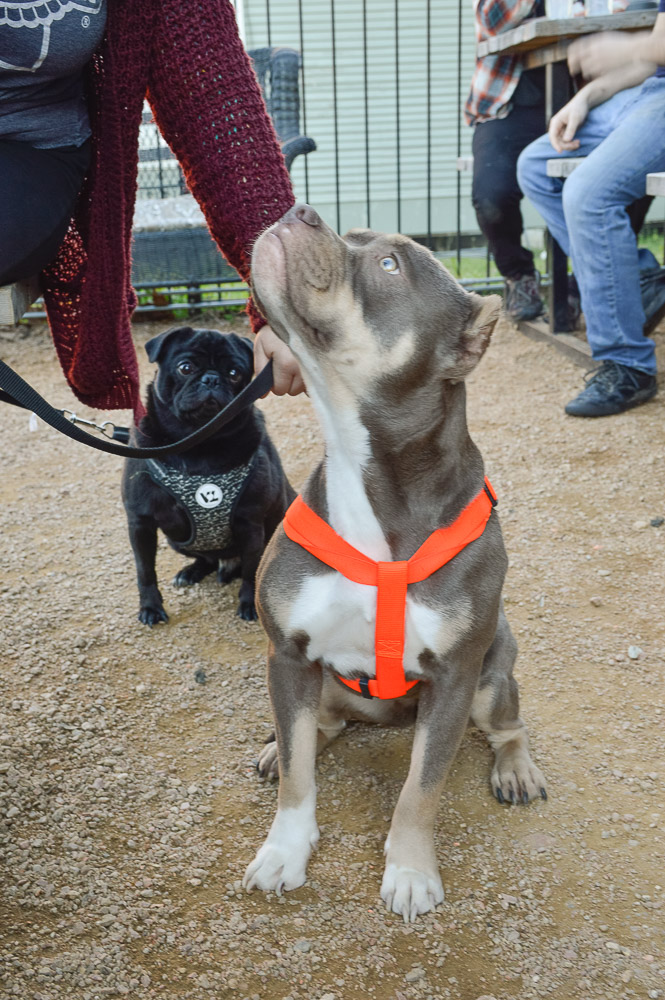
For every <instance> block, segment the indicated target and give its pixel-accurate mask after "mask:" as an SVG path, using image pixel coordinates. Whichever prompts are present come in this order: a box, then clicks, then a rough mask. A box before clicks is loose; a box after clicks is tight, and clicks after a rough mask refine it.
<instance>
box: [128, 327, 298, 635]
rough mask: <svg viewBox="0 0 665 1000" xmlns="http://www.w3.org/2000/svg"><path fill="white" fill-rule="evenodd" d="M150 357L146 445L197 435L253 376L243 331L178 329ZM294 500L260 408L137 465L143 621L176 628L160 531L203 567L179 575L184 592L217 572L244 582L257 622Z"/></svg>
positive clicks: (132, 510)
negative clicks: (274, 538) (270, 556)
mask: <svg viewBox="0 0 665 1000" xmlns="http://www.w3.org/2000/svg"><path fill="white" fill-rule="evenodd" d="M145 349H146V352H147V355H148V357H149V358H150V360H151V361H153V362H156V363H157V364H158V365H159V370H158V372H157V375H156V377H155V379H154V380H153V382H152V383H151V384H150V385H149V386H148V394H147V413H146V415H145V416H144V417H143V419H142V420H141V421H140V423H139V426H138V428H136V429H134V430H133V432H132V442H133V443H134V444H137V445H140V446H141V447H154V446H157V445H165V444H169V443H170V442H173V441H178V440H179V439H181V438H183V437H185V436H186V435H188V434H191V433H192V432H193V431H195V430H196V429H197V428H199V427H201V426H202V425H203V424H205V423H207V422H208V421H209V420H210V419H211V418H212V417H214V416H215V415H216V414H217V413H219V411H220V410H222V409H223V408H224V407H225V406H226V405H227V404H228V403H229V402H230V401H231V400H232V399H233V398H234V397H235V396H237V395H238V393H239V392H240V391H241V389H244V387H245V386H246V385H247V384H248V383H249V382H250V381H251V378H252V371H253V357H252V345H251V343H250V341H249V340H247V339H245V338H244V337H238V336H236V335H235V334H234V333H230V334H225V333H220V332H219V331H217V330H194V329H192V327H188V326H184V327H178V328H176V329H173V330H167V331H166V332H165V333H161V334H159V336H157V337H153V339H152V340H149V341H148V343H147V344H146V345H145ZM294 496H295V493H294V491H293V489H292V487H291V486H290V484H289V482H288V480H287V478H286V476H285V474H284V470H283V469H282V463H281V461H280V458H279V455H278V454H277V451H276V449H275V446H274V445H273V443H272V441H271V440H270V438H269V437H268V434H267V431H266V429H265V422H264V419H263V415H262V414H261V413H260V412H259V410H257V409H256V407H255V406H254V405H250V406H247V407H246V408H245V409H243V410H242V411H241V413H240V414H239V415H238V416H236V417H234V418H233V419H232V420H231V421H230V422H229V423H228V424H226V426H225V427H223V428H222V429H221V430H220V431H218V432H217V433H216V434H214V435H213V436H211V437H209V438H208V439H207V440H206V441H204V442H202V443H201V444H199V445H196V446H195V447H193V448H191V449H190V450H189V451H186V452H183V453H182V454H180V455H170V456H168V458H166V459H163V460H159V461H155V460H154V459H136V458H128V459H127V460H126V462H125V470H124V475H123V480H122V497H123V502H124V505H125V510H126V512H127V520H128V525H129V538H130V541H131V544H132V549H133V551H134V559H135V560H136V573H137V580H138V588H139V597H140V609H139V615H138V617H139V621H140V622H143V623H144V624H145V625H155V624H157V623H158V622H166V621H168V615H167V613H166V611H165V610H164V605H163V603H162V595H161V594H160V592H159V587H158V586H157V574H156V571H155V555H156V552H157V529H158V528H161V530H162V531H163V532H164V534H165V535H166V537H167V538H168V540H169V543H170V545H171V546H172V547H173V548H174V549H175V550H176V552H181V553H182V554H183V555H187V556H192V557H193V559H194V561H193V562H191V563H189V564H188V565H187V566H185V567H184V568H183V569H181V570H180V572H179V573H178V574H177V575H176V577H175V579H174V581H173V582H174V584H175V585H176V586H179V587H186V586H191V585H192V584H194V583H198V582H199V580H202V579H203V578H204V577H205V576H207V575H208V574H209V573H212V572H213V570H217V578H218V580H219V582H220V583H229V582H230V581H231V580H233V579H235V578H236V577H238V576H239V577H240V578H241V580H242V583H241V585H240V593H239V600H238V610H237V613H238V615H240V617H241V618H244V619H245V621H255V620H256V617H257V615H256V608H255V605H254V577H255V575H256V569H257V566H258V564H259V560H260V558H261V555H262V554H263V550H264V548H265V547H266V544H267V543H268V540H269V538H270V536H271V535H272V533H273V531H274V530H275V528H276V527H277V525H278V524H279V523H280V521H281V520H282V518H283V516H284V512H285V510H286V508H287V507H288V506H289V504H290V503H291V501H292V500H293V498H294Z"/></svg>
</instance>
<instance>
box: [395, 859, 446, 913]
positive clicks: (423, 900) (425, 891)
mask: <svg viewBox="0 0 665 1000" xmlns="http://www.w3.org/2000/svg"><path fill="white" fill-rule="evenodd" d="M381 899H382V900H383V902H384V903H385V904H386V906H387V907H388V909H389V910H392V911H393V913H398V914H399V915H400V916H401V917H403V919H404V923H405V924H408V923H409V921H412V920H415V919H416V917H417V916H418V914H419V913H429V911H430V910H433V909H434V907H435V906H438V904H439V903H442V902H443V886H442V885H441V879H440V878H439V876H438V874H437V875H428V874H427V872H421V871H418V870H417V869H415V868H404V867H402V866H400V865H394V864H390V863H389V864H387V865H386V870H385V872H384V873H383V882H382V883H381Z"/></svg>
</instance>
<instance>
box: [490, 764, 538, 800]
mask: <svg viewBox="0 0 665 1000" xmlns="http://www.w3.org/2000/svg"><path fill="white" fill-rule="evenodd" d="M491 782H492V791H493V792H494V794H495V795H496V797H497V799H498V800H499V802H501V803H504V802H510V803H511V805H526V804H527V803H528V802H530V801H531V799H537V798H541V799H547V782H546V781H545V778H544V776H543V774H542V772H541V771H540V769H539V768H537V767H536V765H535V764H534V762H533V761H532V760H531V757H530V756H529V754H528V753H524V752H523V751H519V752H516V753H507V754H505V755H503V756H501V755H497V759H496V763H495V765H494V768H493V770H492V777H491Z"/></svg>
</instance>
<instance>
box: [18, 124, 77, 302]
mask: <svg viewBox="0 0 665 1000" xmlns="http://www.w3.org/2000/svg"><path fill="white" fill-rule="evenodd" d="M89 162H90V143H89V142H86V143H84V144H83V145H82V146H79V147H76V146H62V147H60V148H58V149H36V148H35V147H34V146H30V145H28V143H24V142H8V141H7V140H4V139H0V178H2V194H1V196H0V285H8V284H10V283H11V282H12V281H19V280H20V279H21V278H29V277H30V276H31V275H34V274H38V273H39V272H40V271H41V270H42V269H43V268H44V267H46V265H47V264H49V263H50V262H51V261H52V260H53V258H54V257H55V255H56V253H57V252H58V248H59V247H60V244H61V243H62V241H63V239H64V237H65V234H66V232H67V229H68V227H69V223H70V220H71V218H72V215H73V212H74V206H75V204H76V199H77V197H78V193H79V191H80V189H81V185H82V183H83V179H84V177H85V174H86V171H87V169H88V164H89Z"/></svg>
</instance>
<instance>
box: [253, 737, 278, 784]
mask: <svg viewBox="0 0 665 1000" xmlns="http://www.w3.org/2000/svg"><path fill="white" fill-rule="evenodd" d="M256 770H257V771H258V772H259V775H260V776H261V777H262V778H270V779H274V778H278V777H279V757H278V755H277V742H276V740H274V739H273V740H271V741H270V742H269V743H266V744H265V746H264V747H263V748H262V749H261V753H260V754H259V759H258V760H257V762H256Z"/></svg>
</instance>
